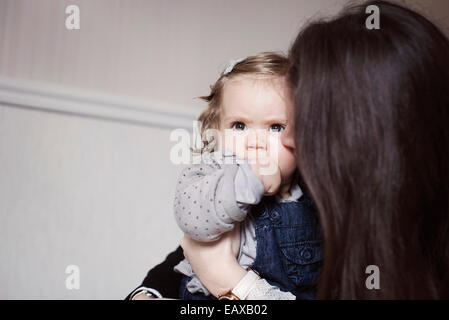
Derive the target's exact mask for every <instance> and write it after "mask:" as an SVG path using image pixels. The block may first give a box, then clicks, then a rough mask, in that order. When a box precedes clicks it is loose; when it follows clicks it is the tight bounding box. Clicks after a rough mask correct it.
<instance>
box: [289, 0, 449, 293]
mask: <svg viewBox="0 0 449 320" xmlns="http://www.w3.org/2000/svg"><path fill="white" fill-rule="evenodd" d="M368 5H376V6H378V8H379V9H380V29H373V30H369V29H367V27H366V24H365V21H366V19H367V17H368V16H369V14H367V13H365V9H366V7H367V6H368ZM290 61H291V67H290V71H289V76H290V80H291V83H292V85H293V86H294V88H295V89H294V95H295V120H296V152H297V159H298V166H299V169H300V172H301V175H302V176H303V178H304V180H305V182H306V184H307V186H308V188H309V190H310V193H311V195H312V197H313V199H314V200H315V202H316V205H317V207H318V211H319V213H320V219H321V223H322V226H323V233H324V239H325V249H324V250H325V258H324V266H323V273H322V278H321V281H320V288H319V292H318V298H342V299H373V298H381V299H420V298H424V299H427V298H430V299H432V298H446V299H447V298H449V276H448V274H449V41H448V39H447V37H446V36H445V35H444V34H443V33H442V32H441V31H440V30H439V29H438V28H437V27H436V26H435V25H434V24H433V23H431V22H430V21H429V20H428V19H426V18H424V17H423V16H422V15H420V14H418V13H416V12H414V11H412V10H410V9H407V8H405V7H402V6H400V5H397V4H392V3H389V2H386V1H370V2H368V3H365V4H363V5H358V6H351V7H349V8H346V9H345V10H344V11H343V12H342V13H341V14H340V15H339V16H337V17H336V18H333V19H332V20H323V21H315V22H313V23H311V24H309V25H308V26H306V27H305V28H304V29H303V30H302V31H301V32H300V34H299V35H298V37H297V39H296V40H295V42H294V44H293V46H292V48H291V51H290ZM369 265H376V266H378V267H379V271H380V289H378V290H376V289H372V290H369V289H368V288H367V287H366V285H365V280H366V279H367V277H368V276H369V274H367V273H365V272H366V268H367V266H369Z"/></svg>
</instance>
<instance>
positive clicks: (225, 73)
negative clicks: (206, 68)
mask: <svg viewBox="0 0 449 320" xmlns="http://www.w3.org/2000/svg"><path fill="white" fill-rule="evenodd" d="M243 60H245V58H240V59H237V60H230V61H229V63H228V66H227V67H226V69H225V71H224V72H223V75H227V74H228V73H229V72H231V71H232V69H234V67H235V65H236V64H237V63H240V62H242V61H243Z"/></svg>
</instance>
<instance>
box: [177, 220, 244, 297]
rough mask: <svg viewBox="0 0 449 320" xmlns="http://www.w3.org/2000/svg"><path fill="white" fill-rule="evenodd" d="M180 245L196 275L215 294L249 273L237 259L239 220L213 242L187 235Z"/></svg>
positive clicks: (230, 286)
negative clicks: (202, 240) (231, 228)
mask: <svg viewBox="0 0 449 320" xmlns="http://www.w3.org/2000/svg"><path fill="white" fill-rule="evenodd" d="M181 247H182V249H183V250H184V256H185V257H186V259H187V260H189V262H190V265H191V266H192V269H193V271H194V272H195V274H196V276H197V277H198V278H199V279H200V281H201V283H203V284H204V286H205V287H206V288H207V289H208V290H209V292H210V293H211V294H212V295H213V296H215V297H218V295H220V294H223V293H225V292H227V291H229V290H231V289H233V288H234V287H235V286H236V285H237V283H238V282H239V281H240V280H241V279H242V278H243V277H244V276H245V274H246V270H245V269H243V268H242V267H241V266H240V265H239V264H238V262H237V259H236V257H237V255H238V252H239V247H240V225H239V224H236V225H235V227H234V229H233V230H232V231H229V232H227V233H225V234H224V235H223V236H222V237H221V238H220V239H219V240H217V241H214V242H199V241H195V240H193V239H192V238H190V237H189V236H187V235H184V237H183V238H182V239H181Z"/></svg>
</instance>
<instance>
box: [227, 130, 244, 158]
mask: <svg viewBox="0 0 449 320" xmlns="http://www.w3.org/2000/svg"><path fill="white" fill-rule="evenodd" d="M222 136H223V139H222V141H223V146H224V147H225V148H226V149H228V150H231V151H232V152H234V153H235V155H236V156H237V158H239V159H244V157H245V141H244V138H243V136H242V135H238V134H235V133H232V132H228V131H226V132H225V133H224V134H223V135H222Z"/></svg>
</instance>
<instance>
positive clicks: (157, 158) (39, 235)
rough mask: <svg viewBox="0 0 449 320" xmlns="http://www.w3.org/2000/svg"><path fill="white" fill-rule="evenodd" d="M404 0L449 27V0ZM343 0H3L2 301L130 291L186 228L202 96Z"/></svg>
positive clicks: (116, 295) (0, 83)
mask: <svg viewBox="0 0 449 320" xmlns="http://www.w3.org/2000/svg"><path fill="white" fill-rule="evenodd" d="M407 2H409V3H410V2H412V3H413V5H414V7H415V8H418V9H420V10H423V11H424V12H426V13H427V14H428V15H429V16H431V17H432V18H434V19H436V20H437V21H438V22H439V23H440V24H441V25H442V26H443V27H445V28H447V17H448V16H449V14H448V13H449V4H448V2H447V1H446V0H432V1H424V0H422V1H407ZM344 3H346V0H334V1H333V0H315V1H308V0H283V1H274V0H272V1H268V0H244V1H237V0H231V1H219V0H213V1H209V0H193V1H181V0H176V1H174V0H171V1H162V0H158V1H142V0H133V1H124V0H89V1H87V0H72V1H66V0H64V1H62V0H61V1H55V0H39V1H26V0H0V298H2V299H122V298H124V297H125V296H126V295H127V294H128V293H129V291H130V290H131V289H133V288H134V287H135V286H137V285H138V284H139V283H140V281H141V280H142V279H143V277H144V276H145V274H146V271H147V270H148V269H149V268H150V267H152V266H154V265H155V264H157V263H159V262H160V261H162V260H163V259H164V257H165V255H166V254H168V253H169V252H170V251H172V250H173V249H174V248H176V246H177V244H178V241H179V239H180V237H181V233H180V232H179V231H178V229H177V226H176V223H175V222H174V219H173V217H172V216H173V215H172V201H173V197H174V182H175V180H176V176H177V173H178V172H179V170H180V168H179V167H178V166H176V165H174V164H172V163H171V162H170V160H169V152H170V147H171V146H172V145H173V143H171V142H170V141H169V134H170V132H171V130H172V129H173V128H176V127H189V125H190V123H191V120H193V119H195V117H196V116H198V114H199V112H200V111H201V110H202V108H204V105H203V104H202V103H200V102H199V101H197V100H195V99H193V98H194V97H196V96H200V95H204V94H206V93H207V92H208V88H209V85H210V84H212V83H213V81H214V80H215V79H216V77H217V76H218V74H219V72H220V71H221V70H222V69H223V68H224V67H225V66H226V64H227V61H228V60H229V59H231V58H239V57H243V56H246V55H249V54H252V53H255V52H259V51H268V50H276V51H284V52H286V51H287V49H288V47H289V45H290V43H291V42H292V41H293V39H294V37H295V35H296V34H297V32H298V30H299V28H300V26H301V25H302V24H303V23H304V22H305V21H306V20H307V19H309V18H311V17H316V16H321V15H327V14H331V13H334V12H336V11H338V10H339V9H340V8H341V7H342V5H343V4H344ZM69 4H76V5H78V6H79V8H80V11H81V29H80V30H72V31H69V30H67V29H66V28H65V25H64V22H65V18H66V14H65V8H66V6H67V5H69ZM446 30H447V29H446ZM71 264H74V265H78V266H79V267H80V271H81V282H80V284H81V286H80V289H79V290H67V289H66V287H65V280H66V277H67V274H65V268H66V266H67V265H71Z"/></svg>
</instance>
